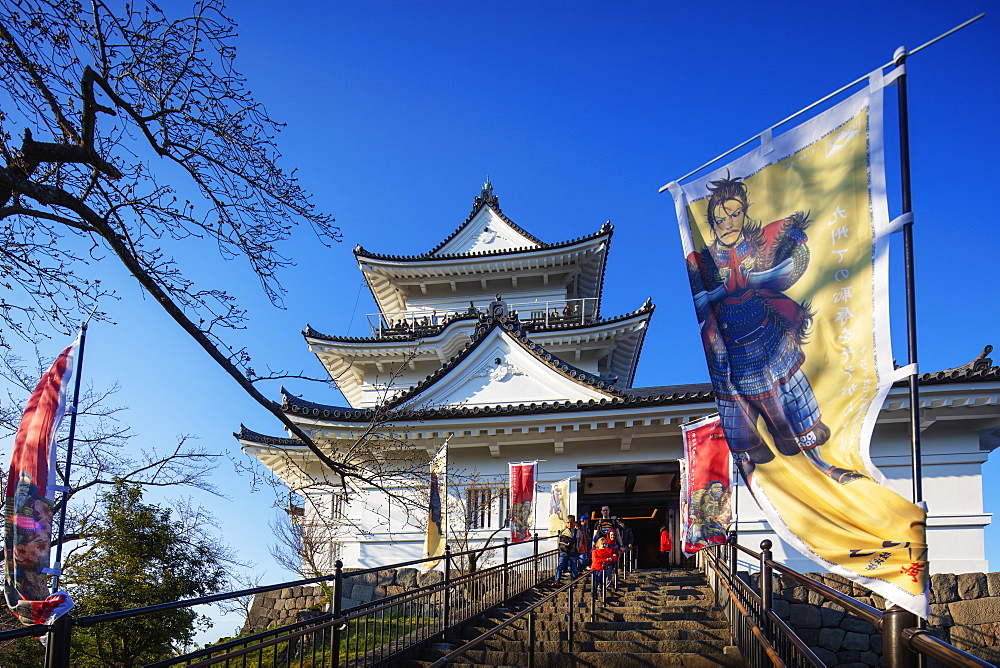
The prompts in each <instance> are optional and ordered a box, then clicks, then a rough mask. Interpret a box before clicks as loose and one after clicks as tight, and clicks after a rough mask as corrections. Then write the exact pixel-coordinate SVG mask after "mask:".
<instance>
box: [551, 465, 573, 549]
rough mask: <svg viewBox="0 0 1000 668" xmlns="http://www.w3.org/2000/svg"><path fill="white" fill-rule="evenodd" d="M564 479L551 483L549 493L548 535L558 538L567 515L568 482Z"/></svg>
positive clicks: (564, 525) (563, 527) (567, 479)
mask: <svg viewBox="0 0 1000 668" xmlns="http://www.w3.org/2000/svg"><path fill="white" fill-rule="evenodd" d="M570 480H572V478H566V479H565V480H560V481H559V482H554V483H552V488H551V492H550V493H549V535H550V536H558V535H559V532H560V531H562V530H563V529H565V528H566V516H567V515H569V481H570Z"/></svg>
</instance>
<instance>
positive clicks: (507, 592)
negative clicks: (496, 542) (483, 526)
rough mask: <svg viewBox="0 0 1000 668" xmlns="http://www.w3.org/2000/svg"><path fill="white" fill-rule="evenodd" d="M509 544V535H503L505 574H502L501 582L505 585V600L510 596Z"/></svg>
mask: <svg viewBox="0 0 1000 668" xmlns="http://www.w3.org/2000/svg"><path fill="white" fill-rule="evenodd" d="M508 545H509V541H508V540H507V536H504V537H503V575H502V576H501V577H502V579H503V582H502V583H501V586H502V587H503V600H504V601H506V600H507V599H508V598H510V571H509V570H508V565H507V547H508Z"/></svg>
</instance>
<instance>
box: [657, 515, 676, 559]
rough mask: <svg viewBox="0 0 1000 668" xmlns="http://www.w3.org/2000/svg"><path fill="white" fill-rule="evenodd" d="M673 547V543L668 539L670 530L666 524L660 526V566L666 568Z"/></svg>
mask: <svg viewBox="0 0 1000 668" xmlns="http://www.w3.org/2000/svg"><path fill="white" fill-rule="evenodd" d="M673 548H674V543H673V541H672V540H670V532H669V531H667V525H666V524H664V525H663V526H661V527H660V567H661V568H666V567H667V566H668V565H669V564H670V552H671V550H673Z"/></svg>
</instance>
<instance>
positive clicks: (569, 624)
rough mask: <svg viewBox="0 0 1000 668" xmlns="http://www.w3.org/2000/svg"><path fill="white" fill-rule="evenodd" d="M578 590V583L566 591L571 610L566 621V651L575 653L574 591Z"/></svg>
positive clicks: (568, 605) (571, 585) (567, 602)
mask: <svg viewBox="0 0 1000 668" xmlns="http://www.w3.org/2000/svg"><path fill="white" fill-rule="evenodd" d="M574 589H576V582H573V583H572V584H570V586H569V589H567V590H566V604H567V607H568V608H569V615H568V619H567V620H566V651H567V652H569V653H570V654H572V653H573V613H574V609H573V590H574Z"/></svg>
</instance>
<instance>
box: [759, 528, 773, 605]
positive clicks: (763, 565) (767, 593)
mask: <svg viewBox="0 0 1000 668" xmlns="http://www.w3.org/2000/svg"><path fill="white" fill-rule="evenodd" d="M771 545H772V543H771V541H769V540H768V539H766V538H765V539H764V540H762V541H760V602H761V604H762V605H763V606H764V610H763V611H764V612H765V613H766V612H767V611H768V610H770V609H771V597H772V592H771V588H772V587H771V566H770V565H768V563H767V562H769V561H771V557H772V555H771ZM760 621H761V623H763V621H764V620H763V619H761V620H760Z"/></svg>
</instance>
